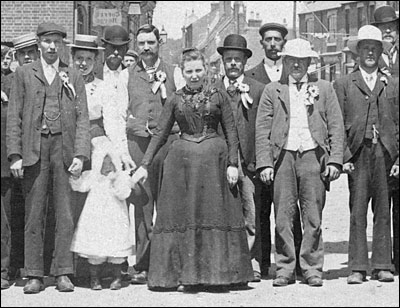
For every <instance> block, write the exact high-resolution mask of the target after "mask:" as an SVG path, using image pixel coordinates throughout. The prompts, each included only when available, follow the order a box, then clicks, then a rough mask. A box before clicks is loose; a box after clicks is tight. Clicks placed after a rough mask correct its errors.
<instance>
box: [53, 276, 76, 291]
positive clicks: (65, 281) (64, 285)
mask: <svg viewBox="0 0 400 308" xmlns="http://www.w3.org/2000/svg"><path fill="white" fill-rule="evenodd" d="M56 284H57V287H56V289H57V290H58V291H59V292H72V291H74V285H73V284H72V282H71V280H69V278H68V276H66V275H61V276H58V277H57V282H56Z"/></svg>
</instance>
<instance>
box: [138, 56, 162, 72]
mask: <svg viewBox="0 0 400 308" xmlns="http://www.w3.org/2000/svg"><path fill="white" fill-rule="evenodd" d="M160 63H161V60H160V58H157V61H156V63H154V65H153V66H152V67H154V68H155V69H156V70H157V68H158V66H159V65H160ZM142 65H143V68H144V69H146V68H147V67H148V66H147V65H146V63H144V61H143V60H142Z"/></svg>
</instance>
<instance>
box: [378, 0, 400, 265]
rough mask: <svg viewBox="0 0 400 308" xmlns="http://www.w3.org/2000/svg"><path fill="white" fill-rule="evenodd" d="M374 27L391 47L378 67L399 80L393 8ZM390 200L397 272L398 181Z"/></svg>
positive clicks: (382, 11)
mask: <svg viewBox="0 0 400 308" xmlns="http://www.w3.org/2000/svg"><path fill="white" fill-rule="evenodd" d="M372 25H374V26H375V27H377V28H379V30H381V32H382V39H383V40H384V41H387V42H389V43H390V44H391V45H392V46H391V48H390V49H388V50H387V51H384V52H383V53H382V56H381V58H380V59H379V67H380V68H381V69H382V70H384V71H387V72H388V73H389V74H390V75H391V76H392V77H394V78H397V82H398V80H399V79H398V78H399V17H397V15H396V12H395V10H394V8H393V7H391V6H388V5H384V6H381V7H379V8H377V9H376V10H375V12H374V22H373V23H372ZM389 185H390V199H391V201H392V227H393V263H394V266H395V269H396V272H397V273H398V272H399V209H400V204H399V195H400V193H399V180H398V179H391V181H390V182H389Z"/></svg>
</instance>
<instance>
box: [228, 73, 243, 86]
mask: <svg viewBox="0 0 400 308" xmlns="http://www.w3.org/2000/svg"><path fill="white" fill-rule="evenodd" d="M243 79H244V74H242V75H240V76H239V77H238V78H236V80H235V82H234V84H241V83H243ZM224 85H225V88H226V89H228V87H229V85H230V83H229V78H228V77H226V76H224Z"/></svg>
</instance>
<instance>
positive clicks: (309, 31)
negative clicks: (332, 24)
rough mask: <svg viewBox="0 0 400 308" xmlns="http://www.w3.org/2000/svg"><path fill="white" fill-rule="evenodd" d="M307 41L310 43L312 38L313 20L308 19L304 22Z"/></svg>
mask: <svg viewBox="0 0 400 308" xmlns="http://www.w3.org/2000/svg"><path fill="white" fill-rule="evenodd" d="M306 32H307V40H309V41H311V40H312V39H313V38H314V18H309V19H307V21H306Z"/></svg>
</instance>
